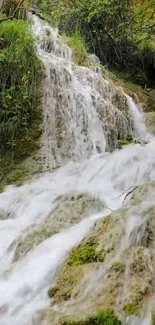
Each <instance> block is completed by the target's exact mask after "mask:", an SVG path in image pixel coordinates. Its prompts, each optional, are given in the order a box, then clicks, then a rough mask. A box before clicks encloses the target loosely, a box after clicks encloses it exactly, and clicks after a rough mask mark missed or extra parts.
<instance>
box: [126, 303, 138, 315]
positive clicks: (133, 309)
mask: <svg viewBox="0 0 155 325" xmlns="http://www.w3.org/2000/svg"><path fill="white" fill-rule="evenodd" d="M123 311H124V313H125V316H130V315H135V316H138V315H139V306H136V305H135V302H133V303H127V304H125V305H124V306H123Z"/></svg>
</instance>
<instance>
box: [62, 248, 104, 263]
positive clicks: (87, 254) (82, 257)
mask: <svg viewBox="0 0 155 325" xmlns="http://www.w3.org/2000/svg"><path fill="white" fill-rule="evenodd" d="M96 248H97V245H92V246H91V245H86V246H83V247H77V248H74V249H73V250H72V252H71V253H70V256H69V259H68V261H67V264H68V265H70V266H75V265H81V264H86V263H94V262H101V261H103V255H102V252H97V251H96Z"/></svg>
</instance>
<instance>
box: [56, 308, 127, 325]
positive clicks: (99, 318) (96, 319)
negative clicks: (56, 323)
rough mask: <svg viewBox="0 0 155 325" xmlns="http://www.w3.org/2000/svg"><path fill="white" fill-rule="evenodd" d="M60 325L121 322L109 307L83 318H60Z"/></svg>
mask: <svg viewBox="0 0 155 325" xmlns="http://www.w3.org/2000/svg"><path fill="white" fill-rule="evenodd" d="M60 325H121V322H120V320H119V319H118V317H117V316H116V314H115V313H114V311H113V310H112V309H109V310H101V311H99V312H98V313H97V314H96V315H92V316H87V317H84V318H77V319H74V318H64V319H61V321H60Z"/></svg>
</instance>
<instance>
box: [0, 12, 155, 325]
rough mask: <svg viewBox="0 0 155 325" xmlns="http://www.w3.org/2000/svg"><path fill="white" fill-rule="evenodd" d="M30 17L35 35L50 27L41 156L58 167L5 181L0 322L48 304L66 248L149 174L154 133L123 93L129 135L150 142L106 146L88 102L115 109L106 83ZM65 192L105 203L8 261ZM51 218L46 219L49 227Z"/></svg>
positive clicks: (27, 319) (18, 322)
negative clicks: (114, 147) (21, 181)
mask: <svg viewBox="0 0 155 325" xmlns="http://www.w3.org/2000/svg"><path fill="white" fill-rule="evenodd" d="M34 22H35V23H34V31H35V33H36V35H40V34H42V35H43V36H47V35H48V33H49V31H47V28H48V29H50V32H51V34H52V39H51V43H49V39H48V41H47V40H46V37H43V39H41V41H39V44H38V52H39V56H40V57H41V59H42V61H43V62H44V65H45V68H46V74H47V77H46V79H45V91H46V94H45V99H44V109H45V114H44V134H43V139H42V159H43V161H44V164H45V165H46V166H49V165H50V164H52V166H53V165H54V164H55V161H57V162H58V163H59V164H61V165H63V164H64V166H62V167H61V168H59V169H57V170H56V171H55V172H53V173H50V172H46V173H44V174H42V175H40V176H38V178H37V179H34V180H33V179H32V180H31V181H30V182H27V183H25V184H24V185H22V186H20V187H15V186H10V187H8V188H7V189H6V190H5V192H4V193H2V194H0V216H2V217H1V220H0V258H1V268H0V325H31V324H33V321H34V319H35V314H36V312H37V310H40V309H42V308H46V307H47V306H49V299H48V296H47V290H48V288H49V286H51V285H52V283H54V280H55V278H56V275H57V274H58V272H59V270H60V269H61V267H62V265H63V263H64V261H65V259H66V257H67V255H68V253H69V251H70V250H71V249H72V248H73V247H74V246H75V245H76V244H78V243H79V242H80V240H81V239H82V238H83V237H84V236H85V235H86V234H87V233H88V232H89V230H90V229H91V228H92V227H93V225H94V223H95V222H96V220H97V219H99V218H101V217H103V216H104V215H107V214H109V212H110V210H109V209H108V208H110V209H112V210H116V209H118V208H120V207H121V206H122V204H123V199H124V195H125V194H124V195H122V196H120V194H121V193H123V192H124V191H126V190H128V189H129V188H130V187H131V186H135V185H140V184H144V183H145V182H146V183H147V182H149V181H153V180H155V168H154V167H155V150H154V147H155V139H154V138H153V137H151V138H150V137H149V135H148V134H147V130H146V128H145V125H144V122H143V118H142V112H140V111H139V109H138V107H137V106H136V104H135V103H134V102H133V101H132V100H131V99H130V98H129V99H128V101H129V108H130V110H131V114H132V118H133V122H134V129H135V135H136V136H137V137H138V138H141V139H145V140H146V139H147V140H148V139H150V140H149V142H148V143H147V144H145V145H140V144H131V145H128V146H124V147H123V149H121V150H115V151H114V152H112V153H108V152H106V139H107V138H106V128H105V125H102V122H101V121H100V119H99V117H98V114H97V111H96V110H97V108H95V107H97V105H98V104H97V103H100V102H101V101H102V103H104V107H106V108H107V107H108V109H111V110H112V112H113V113H114V112H115V111H117V109H114V107H113V106H112V105H111V104H110V100H111V96H112V94H111V92H112V90H111V88H110V86H109V84H108V82H107V81H106V80H104V79H103V78H102V77H101V75H100V74H98V73H97V72H95V71H93V70H90V69H88V68H82V67H76V66H74V67H73V66H72V52H71V50H70V49H69V48H68V46H67V45H66V44H65V43H64V44H60V42H59V35H58V33H57V31H56V30H54V29H52V28H50V27H47V26H46V25H43V24H42V23H41V22H40V21H39V20H38V18H36V17H35V18H34ZM45 31H46V35H45ZM52 67H53V68H52ZM56 85H57V87H56ZM92 88H93V96H94V97H93V99H92ZM60 89H61V93H60ZM58 100H59V106H58ZM93 101H94V102H95V103H96V104H94V102H93ZM56 112H57V114H58V115H59V118H60V120H59V123H60V124H61V119H62V118H63V122H62V126H61V127H62V129H63V131H62V132H63V136H64V141H63V143H61V145H60V144H59V145H58V143H57V139H56V118H55V114H56ZM59 140H60V142H61V141H62V137H61V136H60V139H59ZM71 191H77V192H88V193H90V194H92V195H93V196H94V197H95V198H96V199H101V200H103V202H104V203H105V206H106V208H105V209H103V210H102V211H99V212H98V213H95V214H94V213H93V214H91V213H90V214H89V215H87V216H86V217H84V218H83V219H82V220H81V221H79V222H78V223H77V224H75V225H73V224H69V225H68V227H67V228H65V227H64V226H63V225H62V228H61V229H60V232H59V233H57V234H54V235H52V236H51V237H49V238H47V239H45V240H43V241H42V242H40V243H39V244H38V245H36V246H35V247H33V248H32V249H31V250H30V251H29V252H28V253H27V254H26V255H25V256H23V258H21V259H20V260H19V261H18V260H17V261H15V260H14V254H15V251H16V248H17V244H18V239H19V237H20V236H21V235H22V234H23V233H24V232H25V230H27V231H29V229H31V227H33V226H34V225H37V224H43V223H44V222H45V221H46V219H47V217H48V216H49V215H50V214H52V211H53V210H54V208H55V199H56V198H57V197H58V196H60V195H64V194H66V193H68V192H71ZM56 222H57V220H53V226H54V224H55V223H56ZM66 222H67V220H66ZM64 228H65V229H64Z"/></svg>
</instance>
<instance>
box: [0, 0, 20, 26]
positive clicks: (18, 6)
mask: <svg viewBox="0 0 155 325" xmlns="http://www.w3.org/2000/svg"><path fill="white" fill-rule="evenodd" d="M23 2H24V0H21V1H19V3H18V5H17V7H16V9H15V10H14V12H13V14H12V15H11V16H9V17H6V18H2V19H0V23H2V22H3V21H6V20H12V19H13V18H15V16H16V13H17V12H18V10H19V9H21V5H22V4H23ZM3 4H4V1H3ZM1 9H2V8H1ZM22 9H24V8H22Z"/></svg>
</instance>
